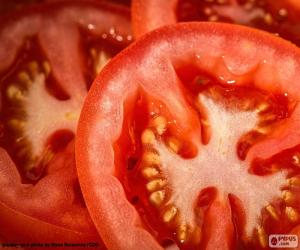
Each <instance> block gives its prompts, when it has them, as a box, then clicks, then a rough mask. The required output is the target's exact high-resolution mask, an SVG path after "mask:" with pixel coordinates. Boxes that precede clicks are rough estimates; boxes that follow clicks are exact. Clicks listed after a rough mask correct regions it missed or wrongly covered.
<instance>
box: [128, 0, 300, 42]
mask: <svg viewBox="0 0 300 250" xmlns="http://www.w3.org/2000/svg"><path fill="white" fill-rule="evenodd" d="M299 14H300V4H299V3H298V2H297V1H292V0H281V1H269V0H263V1H261V0H204V1H198V0H170V1H159V0H154V1H152V0H149V1H148V0H146V1H144V0H133V4H132V19H133V28H134V33H135V35H136V36H139V35H141V34H144V33H146V32H147V31H150V30H152V29H155V28H158V27H160V26H163V25H166V24H172V23H175V22H187V21H211V22H227V23H235V24H242V25H247V26H251V27H255V28H258V29H263V30H266V31H268V32H271V33H273V34H275V35H279V36H281V37H283V38H285V39H287V40H290V41H292V42H293V43H295V44H297V45H298V46H299V45H300V32H299V30H300V18H299Z"/></svg>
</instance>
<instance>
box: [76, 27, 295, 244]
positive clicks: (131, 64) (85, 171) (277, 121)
mask: <svg viewBox="0 0 300 250" xmlns="http://www.w3.org/2000/svg"><path fill="white" fill-rule="evenodd" d="M212 31H213V32H212ZM299 58H300V51H299V49H298V48H297V47H296V46H294V45H292V44H290V43H289V42H286V41H285V40H283V39H280V38H277V37H275V36H273V35H270V34H268V33H266V32H262V31H258V30H254V29H250V28H246V27H242V26H236V25H229V24H220V23H185V24H177V25H173V26H169V27H165V28H162V29H158V30H156V31H154V32H152V33H149V34H147V35H145V36H144V37H143V38H141V39H140V40H139V41H137V42H136V43H135V44H133V45H132V46H130V47H129V48H128V49H126V50H124V51H123V52H122V53H120V54H119V55H117V56H116V57H115V58H114V59H113V60H112V61H111V62H110V63H109V65H108V66H107V67H106V68H105V70H104V71H102V72H101V73H100V75H99V76H98V77H97V78H96V80H95V82H94V83H93V85H92V87H91V90H90V92H89V94H88V96H87V98H86V101H85V104H84V106H83V111H82V113H81V117H80V121H79V128H78V134H77V140H76V147H75V148H76V150H75V152H76V163H77V164H76V166H77V169H78V176H79V181H80V184H81V187H82V190H83V194H84V197H85V201H86V204H87V206H88V208H89V211H90V214H91V217H92V219H93V221H94V223H95V225H96V227H97V230H98V232H99V233H100V235H101V237H102V238H103V240H104V242H105V244H106V245H107V247H108V248H111V249H163V248H165V247H169V246H170V247H174V248H175V249H176V247H178V248H180V249H199V248H200V249H263V248H267V247H268V235H270V234H274V233H278V234H279V233H282V234H289V233H293V232H297V228H298V227H297V226H298V225H299V222H300V221H299V219H300V214H299V212H300V211H299V208H300V207H299V194H300V193H299V183H300V178H299V177H300V175H299V174H300V170H299V161H300V156H299V149H300V147H299V141H300V134H299V129H298V128H299V115H300V109H299V105H298V102H299V99H300V96H299V94H298V91H296V90H297V89H298V88H299V87H300V82H299V79H298V78H299V77H298V75H299V72H300V60H299ZM131 72H134V74H132V73H131ZM128 83H130V84H128ZM298 235H299V230H298Z"/></svg>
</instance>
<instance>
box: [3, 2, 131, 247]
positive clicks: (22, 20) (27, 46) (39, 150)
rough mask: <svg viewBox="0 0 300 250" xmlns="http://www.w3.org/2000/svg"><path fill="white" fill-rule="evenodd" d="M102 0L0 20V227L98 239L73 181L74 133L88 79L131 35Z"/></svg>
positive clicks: (120, 10) (24, 235) (30, 236)
mask: <svg viewBox="0 0 300 250" xmlns="http://www.w3.org/2000/svg"><path fill="white" fill-rule="evenodd" d="M129 16H130V14H129V10H128V9H127V7H125V6H119V5H114V4H109V3H107V2H104V1H59V2H57V3H48V4H35V5H32V6H30V7H28V8H27V7H22V9H21V10H20V11H15V12H11V13H7V14H6V15H5V16H3V17H1V22H0V87H1V93H0V94H1V96H0V101H1V103H0V109H1V113H0V190H1V192H0V225H1V226H0V235H2V236H3V237H4V238H5V239H6V240H10V241H12V240H14V242H27V243H30V242H70V243H75V242H82V241H84V242H88V241H91V240H94V241H96V242H98V243H99V244H101V241H100V240H99V236H98V234H97V232H96V230H95V227H94V225H93V223H92V221H91V219H90V216H89V214H88V211H87V209H86V207H85V203H84V201H83V198H82V194H81V190H80V186H79V183H78V178H77V173H76V168H75V157H74V140H73V139H74V134H75V130H76V126H77V121H78V117H79V113H80V110H81V105H82V102H83V99H84V98H85V95H86V93H87V91H88V89H89V86H90V84H91V82H92V79H93V78H94V77H95V75H96V74H97V73H98V72H99V71H100V70H101V69H102V67H103V66H104V65H105V64H106V62H107V61H108V60H110V58H111V57H112V56H114V55H115V54H116V53H118V52H119V51H120V50H122V49H123V48H124V47H125V46H127V45H128V44H129V43H130V41H131V35H130V18H129Z"/></svg>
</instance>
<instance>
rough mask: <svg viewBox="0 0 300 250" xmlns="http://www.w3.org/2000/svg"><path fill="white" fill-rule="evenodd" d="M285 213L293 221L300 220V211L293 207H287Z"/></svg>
mask: <svg viewBox="0 0 300 250" xmlns="http://www.w3.org/2000/svg"><path fill="white" fill-rule="evenodd" d="M285 214H286V216H287V218H288V219H289V220H290V221H291V222H297V221H298V220H299V213H298V212H297V211H296V209H294V208H292V207H286V208H285Z"/></svg>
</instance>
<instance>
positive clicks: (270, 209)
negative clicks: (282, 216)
mask: <svg viewBox="0 0 300 250" xmlns="http://www.w3.org/2000/svg"><path fill="white" fill-rule="evenodd" d="M266 210H267V212H268V213H269V215H270V216H271V217H272V218H273V219H274V220H278V219H279V217H278V214H277V212H276V209H275V208H274V207H273V206H272V205H268V206H266Z"/></svg>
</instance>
